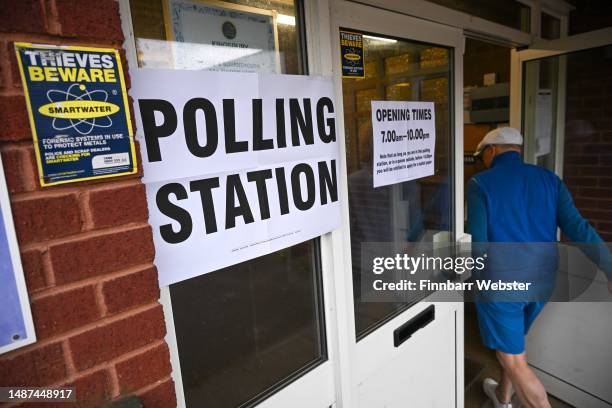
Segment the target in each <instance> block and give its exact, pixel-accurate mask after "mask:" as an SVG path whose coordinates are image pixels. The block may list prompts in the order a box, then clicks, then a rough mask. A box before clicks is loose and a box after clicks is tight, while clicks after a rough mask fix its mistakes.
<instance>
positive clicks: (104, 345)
mask: <svg viewBox="0 0 612 408" xmlns="http://www.w3.org/2000/svg"><path fill="white" fill-rule="evenodd" d="M165 334H166V326H165V323H164V315H163V312H162V308H161V305H158V306H156V307H154V308H152V309H147V310H145V311H143V312H141V313H138V314H136V315H134V316H130V317H126V318H125V319H122V320H118V321H115V322H112V323H108V324H106V325H104V326H100V327H96V328H95V329H92V330H89V331H86V332H84V333H81V334H78V335H76V336H74V337H72V338H70V339H69V342H70V350H71V352H72V358H73V360H74V364H75V366H76V368H77V369H78V370H85V369H87V368H89V367H93V366H95V365H96V364H100V363H102V362H105V361H108V360H111V359H113V358H116V357H119V356H121V355H122V354H125V353H127V352H129V351H132V350H136V349H138V348H140V347H143V346H145V345H147V344H150V343H152V342H154V341H156V340H160V339H162V338H163V337H164V335H165Z"/></svg>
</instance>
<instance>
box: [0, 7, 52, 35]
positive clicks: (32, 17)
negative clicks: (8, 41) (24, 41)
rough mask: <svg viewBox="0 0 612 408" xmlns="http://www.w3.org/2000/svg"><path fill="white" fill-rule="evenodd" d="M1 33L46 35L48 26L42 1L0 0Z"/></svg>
mask: <svg viewBox="0 0 612 408" xmlns="http://www.w3.org/2000/svg"><path fill="white" fill-rule="evenodd" d="M0 31H4V32H19V33H45V32H46V31H47V24H46V18H45V11H44V9H43V2H42V1H41V0H19V1H15V0H0Z"/></svg>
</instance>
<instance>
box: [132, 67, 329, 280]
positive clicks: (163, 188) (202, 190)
mask: <svg viewBox="0 0 612 408" xmlns="http://www.w3.org/2000/svg"><path fill="white" fill-rule="evenodd" d="M130 75H131V78H132V92H133V96H134V100H135V108H136V120H137V129H138V130H139V131H140V132H141V134H139V135H137V137H139V138H140V139H142V142H141V144H140V145H141V149H142V157H143V162H144V164H143V166H144V179H143V181H144V182H145V183H146V187H147V200H148V203H149V213H150V218H149V222H150V223H151V225H152V227H153V231H154V242H155V248H156V254H157V255H156V260H155V263H156V265H157V267H158V270H159V279H160V284H161V285H169V284H172V283H175V282H179V281H182V280H185V279H188V278H191V277H194V276H198V275H201V274H204V273H207V272H211V271H214V270H217V269H220V268H223V267H226V266H229V265H233V264H236V263H239V262H242V261H246V260H248V259H252V258H255V257H258V256H261V255H265V254H268V253H270V252H273V251H277V250H279V249H282V248H286V247H288V246H291V245H295V244H297V243H300V242H303V241H305V240H308V239H312V238H315V237H317V236H319V235H321V234H324V233H326V232H329V231H331V230H332V229H334V228H336V227H337V226H338V225H339V219H340V205H339V201H338V194H339V186H338V179H339V177H338V166H339V160H338V158H339V153H338V142H337V140H336V114H335V107H334V102H333V87H332V82H331V79H323V78H313V77H303V76H292V75H262V74H249V73H224V72H211V71H187V70H185V71H179V70H151V69H137V70H135V71H133V72H131V73H130Z"/></svg>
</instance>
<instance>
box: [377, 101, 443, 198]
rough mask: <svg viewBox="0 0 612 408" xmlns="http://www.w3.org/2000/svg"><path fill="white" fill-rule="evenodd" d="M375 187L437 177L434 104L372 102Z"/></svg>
mask: <svg viewBox="0 0 612 408" xmlns="http://www.w3.org/2000/svg"><path fill="white" fill-rule="evenodd" d="M372 137H373V138H374V139H373V143H372V145H373V147H374V149H373V155H374V158H373V172H374V173H373V175H374V187H381V186H387V185H389V184H396V183H401V182H404V181H409V180H415V179H418V178H421V177H427V176H431V175H432V174H434V156H435V146H436V118H435V112H434V103H433V102H402V101H372Z"/></svg>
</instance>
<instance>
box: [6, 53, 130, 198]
mask: <svg viewBox="0 0 612 408" xmlns="http://www.w3.org/2000/svg"><path fill="white" fill-rule="evenodd" d="M15 50H16V52H17V61H18V63H19V68H20V71H21V78H22V81H23V86H24V90H25V94H26V101H27V105H28V113H29V116H30V126H31V128H32V133H33V136H34V147H35V150H36V160H37V164H38V169H39V173H40V183H41V185H42V186H50V185H54V184H62V183H70V182H76V181H83V180H90V179H97V178H105V177H114V176H119V175H123V174H133V173H135V172H136V162H135V154H134V153H135V151H134V143H133V139H132V130H131V123H130V116H129V109H128V108H127V107H128V103H127V93H126V91H125V81H124V78H123V69H122V68H121V60H120V58H119V53H118V52H117V50H115V49H108V48H90V47H73V46H54V45H41V44H29V43H15Z"/></svg>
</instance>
